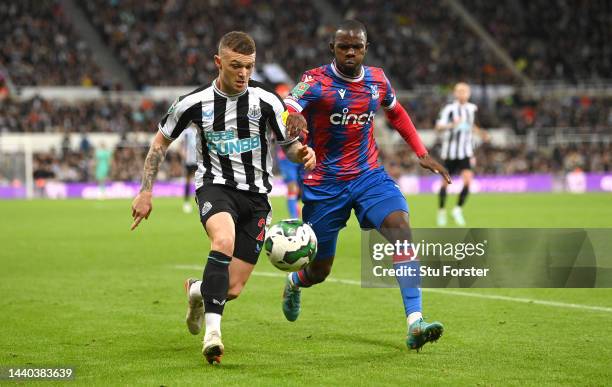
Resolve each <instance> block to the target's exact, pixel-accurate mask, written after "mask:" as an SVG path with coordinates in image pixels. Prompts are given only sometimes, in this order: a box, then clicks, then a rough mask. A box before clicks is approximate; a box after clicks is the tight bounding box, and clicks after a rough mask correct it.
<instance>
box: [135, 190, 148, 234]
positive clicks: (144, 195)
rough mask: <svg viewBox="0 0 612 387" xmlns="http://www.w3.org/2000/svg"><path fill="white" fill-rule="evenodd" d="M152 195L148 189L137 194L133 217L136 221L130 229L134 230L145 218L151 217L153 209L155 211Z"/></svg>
mask: <svg viewBox="0 0 612 387" xmlns="http://www.w3.org/2000/svg"><path fill="white" fill-rule="evenodd" d="M152 197H153V194H152V193H151V192H147V191H144V192H141V193H139V194H138V195H136V197H135V198H134V201H133V202H132V218H134V223H132V227H131V228H130V230H132V231H133V230H134V229H135V228H136V227H138V224H139V223H140V222H141V221H142V220H143V219H149V215H150V214H151V211H153V204H152V200H151V199H152Z"/></svg>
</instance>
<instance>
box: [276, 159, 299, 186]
mask: <svg viewBox="0 0 612 387" xmlns="http://www.w3.org/2000/svg"><path fill="white" fill-rule="evenodd" d="M299 168H300V164H297V163H294V162H292V161H290V160H287V159H284V160H279V161H278V169H279V170H280V173H281V176H283V181H284V182H285V183H294V182H295V183H297V181H298V170H299Z"/></svg>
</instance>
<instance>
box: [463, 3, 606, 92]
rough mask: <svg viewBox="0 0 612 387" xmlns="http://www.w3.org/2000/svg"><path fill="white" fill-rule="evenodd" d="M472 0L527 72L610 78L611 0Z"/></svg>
mask: <svg viewBox="0 0 612 387" xmlns="http://www.w3.org/2000/svg"><path fill="white" fill-rule="evenodd" d="M469 5H470V7H469V10H470V12H472V13H473V15H474V16H475V17H476V19H477V20H478V21H479V22H481V23H482V24H483V26H484V27H485V28H486V29H487V30H488V31H489V33H491V35H492V36H493V37H494V38H495V39H496V40H497V41H498V43H499V44H500V45H501V46H502V47H504V48H505V49H506V50H508V52H509V54H510V56H511V57H512V58H514V60H515V61H516V62H517V65H519V67H523V68H524V71H525V73H526V74H527V75H528V76H529V77H531V78H533V79H536V80H562V81H569V82H577V81H580V80H582V81H584V80H595V81H597V80H601V79H606V78H607V79H609V78H610V76H611V74H612V46H611V45H610V36H612V32H611V30H610V26H611V25H612V8H611V7H610V2H609V1H608V0H588V1H587V0H571V1H565V0H503V1H489V0H470V2H469ZM552 42H554V44H551V43H552Z"/></svg>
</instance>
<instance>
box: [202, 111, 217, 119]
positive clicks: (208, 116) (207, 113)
mask: <svg viewBox="0 0 612 387" xmlns="http://www.w3.org/2000/svg"><path fill="white" fill-rule="evenodd" d="M214 114H215V112H214V111H213V110H207V111H205V112H202V121H212V120H213V118H214Z"/></svg>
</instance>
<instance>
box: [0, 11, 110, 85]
mask: <svg viewBox="0 0 612 387" xmlns="http://www.w3.org/2000/svg"><path fill="white" fill-rule="evenodd" d="M63 12H64V11H63V9H62V5H61V4H60V2H59V1H56V0H19V1H2V2H0V19H1V20H2V24H1V26H0V35H2V47H1V48H0V66H4V67H6V69H7V71H8V73H9V75H10V77H11V79H12V81H13V83H14V84H16V85H20V86H30V85H37V86H64V85H80V86H93V85H99V84H100V80H101V72H100V68H99V67H98V65H97V64H96V63H95V62H94V60H93V59H92V57H91V52H90V50H89V49H88V47H87V45H86V44H85V42H84V41H82V40H80V39H79V37H78V36H77V35H76V33H75V31H74V30H73V28H72V25H71V24H70V23H69V22H68V20H67V19H66V17H65V16H64V14H63Z"/></svg>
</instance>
